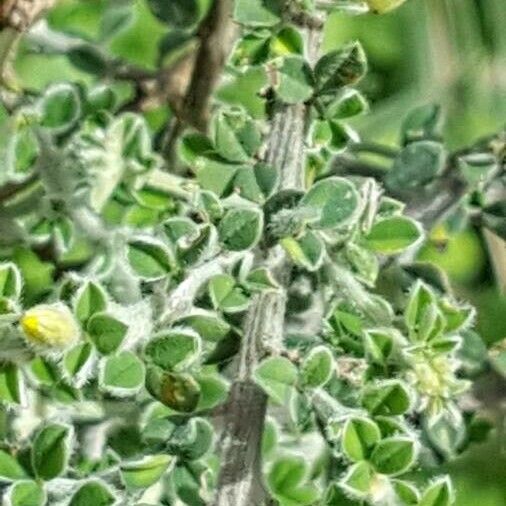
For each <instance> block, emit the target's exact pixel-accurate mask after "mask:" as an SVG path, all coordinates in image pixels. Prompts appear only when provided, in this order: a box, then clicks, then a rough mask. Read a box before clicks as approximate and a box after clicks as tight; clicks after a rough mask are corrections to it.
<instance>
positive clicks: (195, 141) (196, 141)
mask: <svg viewBox="0 0 506 506" xmlns="http://www.w3.org/2000/svg"><path fill="white" fill-rule="evenodd" d="M212 153H214V146H213V143H212V142H211V140H210V139H209V137H207V136H205V135H202V134H198V133H191V134H186V135H184V136H183V137H182V139H181V141H180V142H179V153H178V154H179V157H180V158H181V161H182V162H184V163H186V164H187V165H189V166H190V167H191V166H193V165H194V164H195V163H196V162H197V160H198V159H199V158H200V157H202V156H204V157H205V156H208V155H211V154H212Z"/></svg>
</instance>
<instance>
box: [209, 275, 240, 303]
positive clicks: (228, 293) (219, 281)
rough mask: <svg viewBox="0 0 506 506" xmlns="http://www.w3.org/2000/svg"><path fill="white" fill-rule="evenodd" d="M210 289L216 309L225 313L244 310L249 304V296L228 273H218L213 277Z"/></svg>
mask: <svg viewBox="0 0 506 506" xmlns="http://www.w3.org/2000/svg"><path fill="white" fill-rule="evenodd" d="M208 290H209V296H210V298H211V302H212V304H213V307H214V308H215V309H218V310H220V311H223V312H225V313H237V312H241V311H244V310H245V309H246V308H247V306H248V303H249V297H248V296H247V295H246V294H245V293H244V290H243V289H242V288H241V287H240V286H238V285H237V284H236V281H235V279H234V278H233V277H232V276H229V275H228V274H218V275H217V276H214V277H213V278H211V279H210V280H209V286H208Z"/></svg>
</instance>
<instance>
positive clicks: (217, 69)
mask: <svg viewBox="0 0 506 506" xmlns="http://www.w3.org/2000/svg"><path fill="white" fill-rule="evenodd" d="M232 8H233V1H232V0H214V2H213V4H212V6H211V8H210V10H209V12H208V14H207V16H206V17H205V19H204V20H203V21H202V23H201V25H200V28H199V31H198V36H199V39H200V44H199V49H198V52H197V56H196V58H195V65H194V66H193V72H192V76H191V80H190V83H189V85H188V89H187V91H186V96H185V98H184V101H183V105H182V108H181V111H180V112H179V114H178V116H177V117H176V118H175V119H174V121H173V122H171V124H170V125H169V129H168V131H167V132H166V134H165V139H164V140H163V146H162V148H163V151H164V153H165V155H166V158H167V159H168V161H169V163H170V162H171V161H173V157H174V148H175V143H176V141H177V139H178V138H179V136H180V134H181V133H182V131H183V130H184V128H185V127H186V126H192V127H194V128H196V129H197V130H200V131H205V130H206V128H207V123H208V120H209V114H210V103H211V97H212V94H213V92H214V89H215V87H216V85H217V83H218V80H219V78H220V76H221V73H222V70H223V67H224V66H225V62H226V59H227V57H228V54H229V52H230V49H231V46H232V42H233V33H234V24H233V22H232Z"/></svg>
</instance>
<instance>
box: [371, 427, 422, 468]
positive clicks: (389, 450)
mask: <svg viewBox="0 0 506 506" xmlns="http://www.w3.org/2000/svg"><path fill="white" fill-rule="evenodd" d="M414 461H415V443H414V441H413V440H412V439H409V438H406V437H400V436H397V437H390V438H387V439H383V440H382V441H380V442H379V443H378V444H377V445H376V447H375V448H374V451H373V452H372V455H371V463H372V464H373V466H374V467H375V469H376V470H377V471H378V472H379V473H382V474H389V475H398V474H401V473H404V472H406V471H407V470H408V469H409V468H410V467H411V466H412V465H413V464H414Z"/></svg>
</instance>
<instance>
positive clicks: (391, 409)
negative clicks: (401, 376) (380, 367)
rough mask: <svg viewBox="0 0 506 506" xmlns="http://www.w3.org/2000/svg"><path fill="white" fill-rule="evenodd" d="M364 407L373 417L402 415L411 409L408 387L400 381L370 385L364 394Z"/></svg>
mask: <svg viewBox="0 0 506 506" xmlns="http://www.w3.org/2000/svg"><path fill="white" fill-rule="evenodd" d="M362 405H363V406H364V407H365V408H366V409H367V410H368V411H369V412H370V413H371V414H372V415H390V416H394V415H401V414H403V413H405V412H406V411H409V409H410V408H411V396H410V392H409V390H408V387H407V386H406V385H405V384H404V383H402V382H401V381H398V380H387V381H384V382H382V383H378V384H376V385H368V386H367V387H366V388H365V390H364V392H363V394H362Z"/></svg>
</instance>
